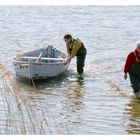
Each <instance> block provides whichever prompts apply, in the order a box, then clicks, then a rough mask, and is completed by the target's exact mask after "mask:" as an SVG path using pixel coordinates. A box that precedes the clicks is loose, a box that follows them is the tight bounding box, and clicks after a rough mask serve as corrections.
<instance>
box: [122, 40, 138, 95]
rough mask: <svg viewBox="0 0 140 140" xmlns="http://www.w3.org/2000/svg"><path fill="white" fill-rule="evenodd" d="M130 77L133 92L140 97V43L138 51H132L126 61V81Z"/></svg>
mask: <svg viewBox="0 0 140 140" xmlns="http://www.w3.org/2000/svg"><path fill="white" fill-rule="evenodd" d="M128 73H129V77H130V82H131V84H132V88H133V91H134V93H135V95H136V96H137V97H140V41H139V42H137V44H136V49H135V50H134V51H131V52H130V53H129V54H128V56H127V59H126V62H125V66H124V79H125V80H126V79H127V77H128Z"/></svg>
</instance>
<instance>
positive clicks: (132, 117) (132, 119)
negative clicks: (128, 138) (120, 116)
mask: <svg viewBox="0 0 140 140" xmlns="http://www.w3.org/2000/svg"><path fill="white" fill-rule="evenodd" d="M124 116H125V118H126V120H127V122H126V123H127V129H126V131H127V132H128V134H140V99H137V98H132V99H131V100H130V103H129V104H128V106H127V108H126V109H125V112H124Z"/></svg>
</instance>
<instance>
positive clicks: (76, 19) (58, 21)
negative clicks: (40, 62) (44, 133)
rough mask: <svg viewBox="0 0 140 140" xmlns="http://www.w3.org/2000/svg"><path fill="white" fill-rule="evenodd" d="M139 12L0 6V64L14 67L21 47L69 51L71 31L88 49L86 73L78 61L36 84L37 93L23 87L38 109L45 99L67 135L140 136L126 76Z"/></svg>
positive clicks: (120, 8) (130, 9)
mask: <svg viewBox="0 0 140 140" xmlns="http://www.w3.org/2000/svg"><path fill="white" fill-rule="evenodd" d="M139 15H140V7H138V6H133V7H131V6H129V7H128V6H115V7H114V6H112V7H111V6H110V7H108V6H53V7H52V6H0V46H1V47H0V53H1V55H0V63H2V64H4V65H6V66H7V67H8V68H9V69H11V70H13V67H12V63H11V60H12V58H13V57H14V56H15V55H16V52H17V50H20V51H23V52H26V51H29V50H32V49H36V48H41V47H44V46H46V45H47V44H52V45H53V46H54V47H56V48H58V49H60V50H62V51H63V52H65V51H66V49H65V47H64V42H63V35H64V34H66V33H71V34H72V35H73V36H74V37H75V38H80V39H81V40H82V41H83V42H84V44H85V46H86V48H87V50H88V54H87V59H86V64H85V73H84V75H83V76H82V77H79V76H78V74H77V72H76V65H75V62H76V60H75V59H74V60H72V62H71V65H70V67H69V71H68V72H66V73H65V74H64V75H61V76H59V77H57V78H55V79H48V80H43V81H38V82H35V85H36V88H37V91H34V89H33V87H32V86H30V84H29V82H27V81H21V80H19V79H17V82H19V83H20V85H21V87H20V88H19V91H20V92H21V93H22V94H24V95H25V96H26V99H28V101H30V102H33V103H34V105H35V109H37V110H39V108H40V102H44V103H46V104H47V106H48V110H50V111H51V112H53V117H54V118H55V121H56V122H59V127H62V124H61V123H63V125H65V129H66V132H67V134H140V113H139V112H140V110H139V109H140V101H139V100H138V99H136V98H134V97H133V93H132V89H131V87H130V82H129V80H127V81H125V80H124V79H123V65H124V61H125V58H126V55H127V54H128V52H129V51H130V50H132V49H133V48H134V45H135V42H136V41H137V40H138V39H139V36H140V32H139V29H140V27H139V25H140V16H139ZM17 40H18V41H19V42H20V45H21V46H20V47H19V46H18V43H17ZM50 119H51V118H50ZM50 127H52V129H53V127H54V126H53V125H52V126H50ZM63 127H64V126H63ZM0 131H1V132H2V130H0Z"/></svg>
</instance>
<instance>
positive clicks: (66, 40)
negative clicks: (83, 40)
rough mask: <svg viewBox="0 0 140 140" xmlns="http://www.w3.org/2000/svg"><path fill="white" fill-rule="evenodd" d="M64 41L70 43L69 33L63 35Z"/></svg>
mask: <svg viewBox="0 0 140 140" xmlns="http://www.w3.org/2000/svg"><path fill="white" fill-rule="evenodd" d="M64 41H65V42H66V44H69V43H71V41H72V36H71V35H70V34H66V35H64Z"/></svg>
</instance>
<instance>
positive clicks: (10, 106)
mask: <svg viewBox="0 0 140 140" xmlns="http://www.w3.org/2000/svg"><path fill="white" fill-rule="evenodd" d="M30 80H31V83H32V88H33V89H34V90H33V91H34V92H36V93H38V92H39V91H38V90H37V88H36V85H35V82H34V80H33V79H30ZM30 88H31V87H30ZM20 89H22V85H21V84H20V83H19V82H17V80H16V79H15V77H14V75H13V74H12V72H11V71H10V70H9V69H7V68H6V67H5V66H3V65H2V64H0V101H1V104H2V106H0V123H1V126H0V134H65V132H66V131H65V128H64V130H62V129H61V128H60V126H59V124H58V122H57V121H56V120H55V114H54V112H53V111H51V109H48V108H47V103H44V102H43V101H41V100H39V99H38V102H37V103H38V104H37V103H35V102H34V101H31V100H30V99H29V98H28V96H27V95H26V94H24V93H22V92H20ZM26 92H27V91H25V93H26ZM35 95H36V94H35ZM35 95H34V94H32V96H35ZM36 106H37V107H38V108H39V109H37V108H36Z"/></svg>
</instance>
